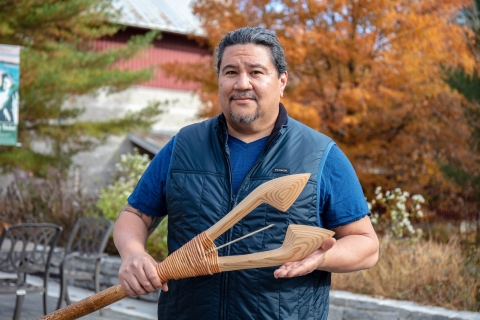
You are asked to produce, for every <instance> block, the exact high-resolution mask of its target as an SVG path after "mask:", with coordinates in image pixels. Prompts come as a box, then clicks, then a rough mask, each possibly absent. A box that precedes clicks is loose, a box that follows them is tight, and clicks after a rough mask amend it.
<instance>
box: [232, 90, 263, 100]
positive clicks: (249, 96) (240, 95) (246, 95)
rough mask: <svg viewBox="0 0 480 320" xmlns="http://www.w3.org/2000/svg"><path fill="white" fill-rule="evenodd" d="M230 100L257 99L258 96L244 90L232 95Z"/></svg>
mask: <svg viewBox="0 0 480 320" xmlns="http://www.w3.org/2000/svg"><path fill="white" fill-rule="evenodd" d="M229 100H230V102H232V101H233V100H235V101H238V102H245V101H248V100H253V101H257V97H256V96H255V95H253V94H249V93H245V92H242V93H237V94H234V95H231V96H230V98H229Z"/></svg>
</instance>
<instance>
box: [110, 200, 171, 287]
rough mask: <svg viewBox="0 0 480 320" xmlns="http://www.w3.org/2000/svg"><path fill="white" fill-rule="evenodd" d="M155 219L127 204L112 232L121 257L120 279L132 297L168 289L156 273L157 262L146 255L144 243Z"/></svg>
mask: <svg viewBox="0 0 480 320" xmlns="http://www.w3.org/2000/svg"><path fill="white" fill-rule="evenodd" d="M152 220H153V219H152V217H150V216H148V215H146V214H143V213H141V212H139V211H138V210H137V209H135V208H133V207H131V206H129V205H127V206H125V207H124V208H123V209H122V211H121V212H120V214H119V216H118V219H117V222H115V227H114V229H113V239H114V241H115V246H116V247H117V249H118V252H119V253H120V256H121V258H122V264H121V266H120V270H119V272H118V279H119V281H120V284H121V285H122V287H123V289H125V291H126V292H127V293H128V294H129V295H130V296H138V295H142V294H147V293H150V292H153V291H155V290H156V289H157V288H162V290H163V291H167V290H168V286H167V283H162V281H161V280H160V277H159V276H158V273H157V262H156V261H155V259H153V258H152V257H151V256H150V255H149V254H148V253H147V252H145V244H146V242H147V238H148V235H149V233H150V232H149V230H148V229H149V228H150V226H151V225H152Z"/></svg>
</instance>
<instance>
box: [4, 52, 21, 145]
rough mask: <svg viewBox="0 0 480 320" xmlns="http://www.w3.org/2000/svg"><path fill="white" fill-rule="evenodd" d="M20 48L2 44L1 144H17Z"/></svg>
mask: <svg viewBox="0 0 480 320" xmlns="http://www.w3.org/2000/svg"><path fill="white" fill-rule="evenodd" d="M20 48H21V47H20V46H11V45H3V44H0V145H9V146H15V145H17V133H18V105H19V100H18V88H19V84H20Z"/></svg>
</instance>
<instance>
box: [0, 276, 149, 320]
mask: <svg viewBox="0 0 480 320" xmlns="http://www.w3.org/2000/svg"><path fill="white" fill-rule="evenodd" d="M28 281H29V282H32V283H35V282H38V281H41V280H40V278H36V277H29V278H28ZM68 290H69V294H70V298H71V299H72V301H78V300H81V299H84V298H86V297H88V296H90V295H92V294H93V292H92V291H89V290H85V289H81V288H77V287H72V286H69V287H68ZM58 292H59V285H58V283H57V282H55V281H53V280H52V281H50V283H49V288H48V310H49V312H53V311H54V307H55V305H56V304H57V302H58ZM64 305H65V303H64ZM64 305H63V306H64ZM14 306H15V295H1V296H0V320H7V319H12V316H13V310H14ZM103 310H104V315H103V316H101V315H100V313H99V312H98V311H97V312H94V313H92V314H89V315H87V316H84V317H82V318H81V319H82V320H83V319H85V320H105V319H115V320H132V319H152V320H153V319H157V304H156V303H155V302H146V301H142V300H138V299H134V298H125V299H123V300H120V301H118V302H116V303H114V304H112V305H110V306H109V307H106V308H104V309H103ZM41 316H43V298H42V296H41V294H39V293H31V294H27V295H26V296H25V300H24V302H23V307H22V313H21V317H20V319H21V320H32V319H37V318H39V317H41Z"/></svg>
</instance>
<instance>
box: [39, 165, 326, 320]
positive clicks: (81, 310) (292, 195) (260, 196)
mask: <svg viewBox="0 0 480 320" xmlns="http://www.w3.org/2000/svg"><path fill="white" fill-rule="evenodd" d="M309 178H310V174H308V173H305V174H295V175H289V176H285V177H281V178H277V179H273V180H270V181H268V182H265V183H264V184H262V185H261V186H259V187H258V188H256V189H255V190H253V191H252V192H251V193H250V194H249V195H248V196H247V197H246V198H245V199H244V200H243V201H242V202H240V203H239V204H238V205H237V206H236V207H235V208H234V209H233V210H232V211H230V212H229V213H228V214H227V215H226V216H225V217H223V218H222V219H221V220H220V221H218V222H217V223H216V224H214V225H213V226H212V227H210V228H209V229H208V230H206V231H205V234H206V235H207V236H208V238H209V239H211V241H213V240H215V239H216V238H218V237H219V236H220V235H221V234H223V233H224V232H225V231H227V230H228V229H230V228H231V227H232V226H233V225H234V224H235V223H237V222H238V221H240V219H242V218H243V217H245V216H246V215H247V214H248V213H250V212H251V211H252V210H253V209H255V208H256V207H257V206H259V205H260V204H262V203H267V204H269V205H271V206H273V207H275V208H277V209H278V210H281V211H286V210H288V208H290V206H291V205H292V204H293V203H294V202H295V200H296V199H297V197H298V196H299V195H300V193H301V192H302V190H303V188H304V187H305V185H306V184H307V182H308V179H309ZM292 228H293V229H292ZM292 228H289V230H291V231H290V232H288V230H287V236H286V238H285V241H288V242H289V243H290V245H289V246H288V247H287V248H283V249H282V250H279V251H276V250H272V251H269V252H266V253H265V254H264V255H262V254H261V253H260V255H259V254H258V253H257V255H259V256H258V258H254V259H252V258H250V257H249V256H251V255H248V257H247V259H246V260H245V259H243V260H242V258H241V257H242V256H236V257H232V259H233V260H228V259H227V260H224V261H225V263H224V268H225V269H224V270H223V269H217V271H215V272H220V271H227V270H240V269H245V268H255V267H254V266H253V265H257V264H258V265H259V267H261V266H270V265H272V263H275V264H273V265H280V264H282V263H283V262H281V261H285V262H286V261H288V260H285V259H287V258H288V257H290V258H292V259H296V260H299V259H301V257H302V256H303V255H304V254H305V256H306V255H308V254H310V253H311V252H313V250H312V251H310V250H311V249H312V248H313V247H314V246H315V245H317V244H318V243H319V240H318V239H317V240H312V241H306V239H305V237H307V236H308V235H313V234H317V235H316V236H315V238H318V230H317V232H316V233H315V232H307V231H305V230H303V229H301V230H298V231H297V228H296V227H292ZM316 229H319V228H316ZM289 234H290V235H289ZM296 239H297V240H296ZM297 242H301V243H302V244H301V245H297V244H296V243H297ZM322 243H323V241H322ZM320 246H321V244H320V245H318V246H317V247H316V248H319V247H320ZM180 250H185V246H182V247H181V248H180V249H178V251H180ZM277 250H278V249H277ZM308 252H310V253H308ZM306 253H307V254H306ZM275 254H281V255H282V256H281V258H276V257H275ZM171 256H172V255H170V256H169V257H171ZM217 256H218V255H217V253H216V251H215V253H214V254H209V255H208V256H206V257H205V258H206V259H212V257H215V259H216V257H217ZM169 257H167V259H165V260H164V261H163V262H161V263H160V264H159V265H158V267H157V269H162V264H164V263H167V262H168V261H167V260H169ZM224 258H227V257H224ZM235 259H236V260H235ZM234 261H237V263H238V265H239V266H240V267H239V268H236V269H234V268H233V265H232V264H233V263H234ZM277 263H278V264H277ZM166 280H169V279H166ZM127 296H128V294H127V292H126V291H125V290H124V289H123V288H122V286H121V285H116V286H113V287H110V288H107V289H105V290H103V291H101V292H99V293H96V294H94V295H92V296H90V297H88V298H85V299H83V300H81V301H78V302H76V303H73V304H71V305H69V306H67V307H65V308H62V309H59V310H57V311H55V312H52V313H50V314H48V315H46V316H44V317H41V318H39V319H41V320H70V319H77V318H79V317H82V316H84V315H87V314H89V313H92V312H94V311H97V310H99V309H101V308H104V307H106V306H108V305H110V304H112V303H114V302H116V301H119V300H121V299H123V298H125V297H127Z"/></svg>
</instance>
